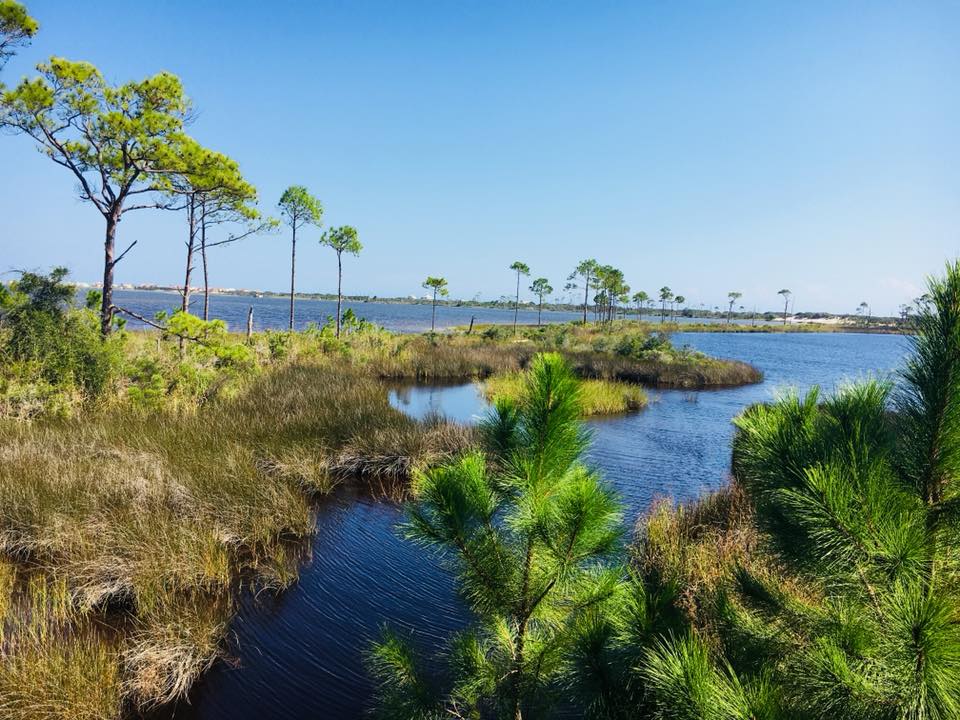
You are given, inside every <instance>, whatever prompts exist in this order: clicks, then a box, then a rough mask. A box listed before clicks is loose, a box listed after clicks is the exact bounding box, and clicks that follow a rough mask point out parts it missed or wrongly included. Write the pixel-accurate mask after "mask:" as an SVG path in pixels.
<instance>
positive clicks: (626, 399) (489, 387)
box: [482, 373, 647, 417]
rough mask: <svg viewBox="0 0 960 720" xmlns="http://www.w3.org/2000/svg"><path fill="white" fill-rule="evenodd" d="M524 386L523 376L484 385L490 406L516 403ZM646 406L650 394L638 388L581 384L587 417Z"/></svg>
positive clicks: (500, 377)
mask: <svg viewBox="0 0 960 720" xmlns="http://www.w3.org/2000/svg"><path fill="white" fill-rule="evenodd" d="M524 383H525V374H524V373H508V374H503V375H495V376H494V377H491V378H488V379H487V380H485V381H484V382H483V385H482V387H483V393H484V395H485V396H486V398H487V399H488V400H490V401H491V402H496V401H497V400H498V399H501V398H507V399H509V400H512V401H514V402H516V401H519V400H520V398H521V395H522V392H523V388H524ZM646 405H647V394H646V393H645V392H644V391H643V388H641V387H639V386H638V385H634V384H631V383H626V382H618V381H615V380H583V381H582V382H581V383H580V408H581V412H582V413H583V415H584V416H585V417H589V416H594V415H619V414H623V413H628V412H635V411H637V410H641V409H642V408H644V407H646Z"/></svg>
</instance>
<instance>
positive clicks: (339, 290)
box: [337, 253, 343, 337]
mask: <svg viewBox="0 0 960 720" xmlns="http://www.w3.org/2000/svg"><path fill="white" fill-rule="evenodd" d="M342 288H343V263H342V261H341V259H340V253H337V337H340V306H341V305H342V304H343V290H342Z"/></svg>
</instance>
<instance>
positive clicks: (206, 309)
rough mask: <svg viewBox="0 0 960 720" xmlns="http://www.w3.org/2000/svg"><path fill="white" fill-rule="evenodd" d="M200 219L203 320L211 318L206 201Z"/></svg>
mask: <svg viewBox="0 0 960 720" xmlns="http://www.w3.org/2000/svg"><path fill="white" fill-rule="evenodd" d="M201 218H202V219H201V220H200V257H201V258H203V320H204V322H206V321H207V320H209V319H210V271H209V269H208V268H207V210H206V203H204V209H203V210H202V211H201Z"/></svg>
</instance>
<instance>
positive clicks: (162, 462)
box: [0, 361, 471, 718]
mask: <svg viewBox="0 0 960 720" xmlns="http://www.w3.org/2000/svg"><path fill="white" fill-rule="evenodd" d="M172 408H173V409H159V410H143V409H137V408H132V407H128V406H118V407H108V408H104V409H102V410H99V411H97V412H91V413H88V414H86V415H84V416H83V417H82V418H73V419H67V420H57V421H51V422H39V423H30V424H25V423H12V422H6V423H0V508H3V519H2V526H0V553H2V555H3V557H4V558H6V560H5V561H4V564H3V567H4V568H5V569H6V574H5V576H4V577H5V578H6V580H5V582H4V584H3V588H2V589H3V599H2V601H0V602H2V603H3V609H4V610H5V611H6V618H7V620H6V626H7V628H8V630H7V637H6V638H5V639H4V658H3V661H2V662H0V697H2V698H3V700H2V701H0V707H4V706H3V705H2V703H6V706H5V710H6V712H5V713H4V717H11V718H19V717H22V718H34V717H114V716H116V715H117V713H118V709H119V708H121V707H123V706H129V705H132V706H135V707H146V706H150V705H153V704H156V703H160V702H165V701H168V700H171V699H173V698H174V697H178V696H181V695H182V694H183V693H185V692H186V690H187V689H188V688H189V687H190V685H191V684H192V683H193V681H194V680H195V679H196V678H197V677H198V676H199V675H200V674H202V672H203V671H204V670H205V669H206V668H207V667H209V665H210V663H211V662H212V661H213V660H214V659H215V658H216V657H217V654H218V652H219V649H220V647H221V645H222V639H223V637H224V634H225V632H226V628H227V623H228V621H229V618H230V616H231V614H232V595H233V588H234V586H235V585H236V583H237V582H238V581H240V580H243V581H244V582H245V583H248V584H252V585H253V586H255V587H260V588H263V587H269V588H283V587H285V586H286V585H287V584H289V583H290V582H291V581H292V580H293V579H295V578H296V573H297V557H296V552H295V551H294V549H295V547H296V541H297V539H299V538H305V537H307V536H308V535H310V534H311V533H312V532H313V527H314V525H313V517H312V512H311V502H310V498H311V497H312V496H314V495H316V494H322V493H326V492H329V491H330V490H331V489H332V488H333V487H334V486H335V485H336V484H337V483H339V482H346V481H348V480H349V481H352V482H365V483H370V484H373V485H374V486H375V487H377V488H381V487H382V488H384V489H388V488H390V487H391V486H392V483H394V482H396V481H398V480H401V481H402V480H404V479H405V478H406V477H407V476H408V474H409V473H410V472H411V470H412V469H413V468H416V467H421V466H424V465H428V464H432V463H434V462H436V461H438V460H440V459H443V458H446V457H449V456H451V455H452V454H455V453H458V452H460V451H462V450H463V449H464V448H465V447H467V446H468V445H469V444H470V442H471V434H470V432H469V431H467V430H465V429H463V428H460V427H456V426H451V425H447V424H445V423H442V422H439V421H433V422H429V423H421V422H417V421H414V420H412V419H410V418H408V417H406V416H404V415H403V414H401V413H399V412H398V411H396V410H394V409H393V408H391V407H390V406H389V404H388V403H387V399H386V392H385V390H384V388H383V387H382V385H381V384H380V383H379V382H378V381H377V380H376V379H374V378H370V377H369V376H364V375H360V374H358V373H356V372H354V371H352V370H350V369H349V367H344V366H343V365H342V364H340V363H337V364H334V363H330V362H324V361H316V362H314V363H310V364H305V363H300V362H295V363H291V364H285V365H283V366H280V367H277V368H273V369H267V370H264V371H263V372H261V373H260V374H258V375H257V377H256V379H255V381H252V382H249V383H248V384H247V385H246V386H245V387H244V388H243V389H238V390H236V391H235V392H234V393H232V394H231V396H230V397H225V398H216V399H211V400H210V401H209V402H208V403H207V405H206V406H205V407H203V408H202V410H200V411H197V412H183V411H182V406H181V405H180V404H179V403H175V404H174V405H173V406H172ZM37 588H45V589H44V590H43V591H42V592H40V591H38V590H37ZM65 683H66V684H69V687H67V685H65ZM14 687H16V688H17V689H16V691H15V692H13V691H11V692H3V690H4V689H6V688H14ZM81 699H82V702H81ZM49 703H54V707H56V708H58V709H55V710H54V709H51V710H50V711H49V712H47V711H46V710H45V711H43V712H42V713H40V714H38V710H37V709H38V707H39V706H40V705H41V704H49ZM84 708H88V709H86V710H85V709H84ZM78 712H79V713H80V714H77V713H78Z"/></svg>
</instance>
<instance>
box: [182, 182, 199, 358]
mask: <svg viewBox="0 0 960 720" xmlns="http://www.w3.org/2000/svg"><path fill="white" fill-rule="evenodd" d="M195 210H196V202H195V201H194V199H193V197H191V198H190V201H189V204H188V205H187V230H188V233H189V234H188V236H187V267H186V270H184V273H183V292H182V293H181V298H182V302H181V303H180V309H181V310H182V311H183V312H185V313H188V312H190V274H191V273H192V272H193V245H194V242H195V241H196V237H197V226H196V216H195ZM180 345H181V346H182V345H183V339H182V338H181V339H180Z"/></svg>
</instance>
